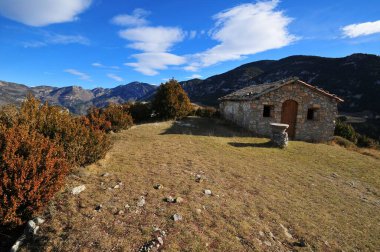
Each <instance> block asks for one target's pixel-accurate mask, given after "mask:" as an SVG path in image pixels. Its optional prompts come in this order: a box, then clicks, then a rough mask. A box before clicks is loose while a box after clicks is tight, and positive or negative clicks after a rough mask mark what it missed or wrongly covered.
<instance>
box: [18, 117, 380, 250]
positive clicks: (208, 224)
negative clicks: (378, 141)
mask: <svg viewBox="0 0 380 252" xmlns="http://www.w3.org/2000/svg"><path fill="white" fill-rule="evenodd" d="M113 141H114V147H113V148H112V150H111V151H110V152H109V154H108V156H107V158H106V159H105V160H102V161H101V162H99V163H98V164H96V165H92V166H89V167H86V168H84V169H83V168H82V169H80V170H78V171H77V174H76V175H73V176H71V177H70V178H69V179H68V182H67V186H66V189H65V190H64V191H63V192H62V193H60V194H59V195H57V196H56V198H55V200H54V201H53V202H52V203H51V205H50V206H49V207H48V209H47V210H46V213H45V218H47V222H46V223H45V224H43V225H42V227H41V233H40V236H39V239H38V240H37V241H36V242H34V243H33V244H30V245H28V247H27V248H24V250H36V251H40V250H46V251H137V250H138V249H139V247H141V246H142V245H143V244H144V243H145V242H146V241H148V240H150V239H151V238H152V234H153V227H154V226H157V227H159V228H161V229H163V230H165V231H166V232H167V237H166V239H165V241H164V242H165V248H164V250H165V251H289V250H299V251H311V250H314V251H315V250H317V251H337V250H338V251H340V250H345V251H362V250H367V251H375V250H376V249H378V248H380V225H379V224H380V215H379V214H378V213H379V209H380V160H379V159H376V158H374V157H372V156H368V155H363V154H360V153H357V152H354V151H349V150H346V149H344V148H342V147H339V146H331V145H325V144H309V143H304V142H290V145H289V147H288V148H287V149H285V150H280V149H276V148H271V147H270V145H269V144H268V143H267V142H268V139H264V138H252V137H244V134H243V132H239V131H235V130H233V129H232V128H230V127H228V126H225V125H223V124H222V123H221V122H218V121H214V120H210V119H200V118H190V119H187V120H186V121H185V122H182V123H173V122H163V123H152V124H145V125H139V126H135V127H133V128H132V129H130V130H128V131H124V132H122V133H120V134H115V135H113ZM105 172H108V173H110V176H108V177H102V176H101V175H102V174H103V173H105ZM196 174H202V175H204V177H205V178H206V179H205V180H204V181H202V182H201V183H197V182H195V175H196ZM118 182H122V183H123V184H122V185H121V187H120V188H119V189H109V188H113V187H114V186H115V185H116V184H117V183H118ZM157 183H160V184H162V185H163V186H164V188H163V189H161V190H156V189H154V188H153V186H154V185H155V184H157ZM80 184H85V185H86V186H87V190H86V191H84V192H82V193H81V194H80V195H79V196H73V195H71V194H70V190H71V189H72V188H73V187H74V186H77V185H80ZM204 189H210V190H212V192H213V195H212V196H210V197H208V196H205V195H204V194H203V190H204ZM141 195H145V197H146V202H147V203H146V205H145V206H144V207H142V208H140V207H137V206H136V202H137V199H138V198H139V197H140V196H141ZM170 195H171V196H181V197H183V198H184V199H185V201H184V202H183V203H181V204H173V203H172V204H170V203H167V202H164V201H163V199H164V198H165V197H166V196H170ZM98 204H102V205H103V206H104V207H103V209H102V210H101V211H100V212H97V211H95V210H94V209H95V207H96V206H97V205H98ZM126 204H129V205H130V208H127V209H126V208H125V207H124V206H125V205H126ZM120 209H122V210H124V211H125V213H124V214H122V215H119V214H115V213H117V212H118V211H119V210H120ZM197 209H201V212H200V213H199V210H198V211H197ZM174 213H180V214H181V215H182V216H183V220H182V221H179V222H174V221H173V220H171V219H170V217H171V216H172V215H173V214H174ZM281 225H283V226H284V227H285V228H286V229H287V230H288V232H289V233H290V234H291V235H292V237H293V238H289V237H287V236H286V234H285V232H284V229H283V228H282V227H281ZM302 241H305V243H306V244H305V245H306V246H304V247H300V246H299V245H302V244H301V243H302Z"/></svg>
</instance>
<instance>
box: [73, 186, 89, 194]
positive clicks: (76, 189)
mask: <svg viewBox="0 0 380 252" xmlns="http://www.w3.org/2000/svg"><path fill="white" fill-rule="evenodd" d="M84 190H86V186H85V185H80V186H77V187H74V188H73V189H72V190H71V193H72V194H74V195H77V194H80V193H81V192H83V191H84Z"/></svg>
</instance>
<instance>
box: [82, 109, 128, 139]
mask: <svg viewBox="0 0 380 252" xmlns="http://www.w3.org/2000/svg"><path fill="white" fill-rule="evenodd" d="M86 117H87V119H88V120H87V123H86V125H87V124H88V125H89V126H91V127H93V128H94V129H100V130H104V131H105V132H107V133H108V132H111V131H114V132H119V131H120V130H125V129H129V128H130V127H131V126H132V125H133V119H132V116H131V115H130V114H129V112H128V111H127V110H125V109H124V107H123V105H116V104H110V105H108V106H107V107H105V108H102V109H99V108H95V107H93V108H90V109H89V110H88V113H87V116H86Z"/></svg>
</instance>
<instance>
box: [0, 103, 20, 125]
mask: <svg viewBox="0 0 380 252" xmlns="http://www.w3.org/2000/svg"><path fill="white" fill-rule="evenodd" d="M17 115H18V109H17V107H16V106H14V105H5V106H3V107H1V108H0V124H2V125H5V126H6V127H8V128H9V127H12V126H13V125H14V124H15V123H16V120H17Z"/></svg>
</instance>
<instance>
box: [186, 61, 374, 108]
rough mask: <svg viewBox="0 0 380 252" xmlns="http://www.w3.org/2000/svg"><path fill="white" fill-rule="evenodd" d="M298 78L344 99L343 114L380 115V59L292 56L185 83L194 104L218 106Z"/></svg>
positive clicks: (243, 66)
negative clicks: (253, 89) (239, 93)
mask: <svg viewBox="0 0 380 252" xmlns="http://www.w3.org/2000/svg"><path fill="white" fill-rule="evenodd" d="M291 76H298V77H299V78H300V79H301V80H303V81H306V82H307V83H310V84H313V85H316V86H319V87H321V88H323V89H325V90H327V91H329V92H332V93H334V94H336V95H338V96H340V97H342V98H343V99H344V100H345V102H344V103H343V104H342V105H341V106H340V108H339V109H340V110H341V111H349V112H358V111H364V110H368V111H372V112H375V113H377V114H380V99H379V97H380V96H379V95H380V57H379V56H376V55H369V54H353V55H351V56H347V57H343V58H324V57H317V56H291V57H287V58H284V59H280V60H262V61H256V62H252V63H248V64H245V65H242V66H240V67H238V68H235V69H233V70H231V71H228V72H226V73H223V74H219V75H215V76H211V77H209V78H207V79H205V80H199V79H193V80H189V81H183V82H181V85H182V86H183V88H184V89H185V90H186V92H187V93H188V94H189V96H190V99H191V100H192V102H198V103H201V104H205V105H217V104H218V101H217V99H218V98H219V97H222V96H224V95H226V94H228V93H231V92H233V91H235V90H238V89H240V88H243V87H246V86H249V85H254V84H260V83H266V82H271V81H276V80H280V79H284V78H287V77H291Z"/></svg>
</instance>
